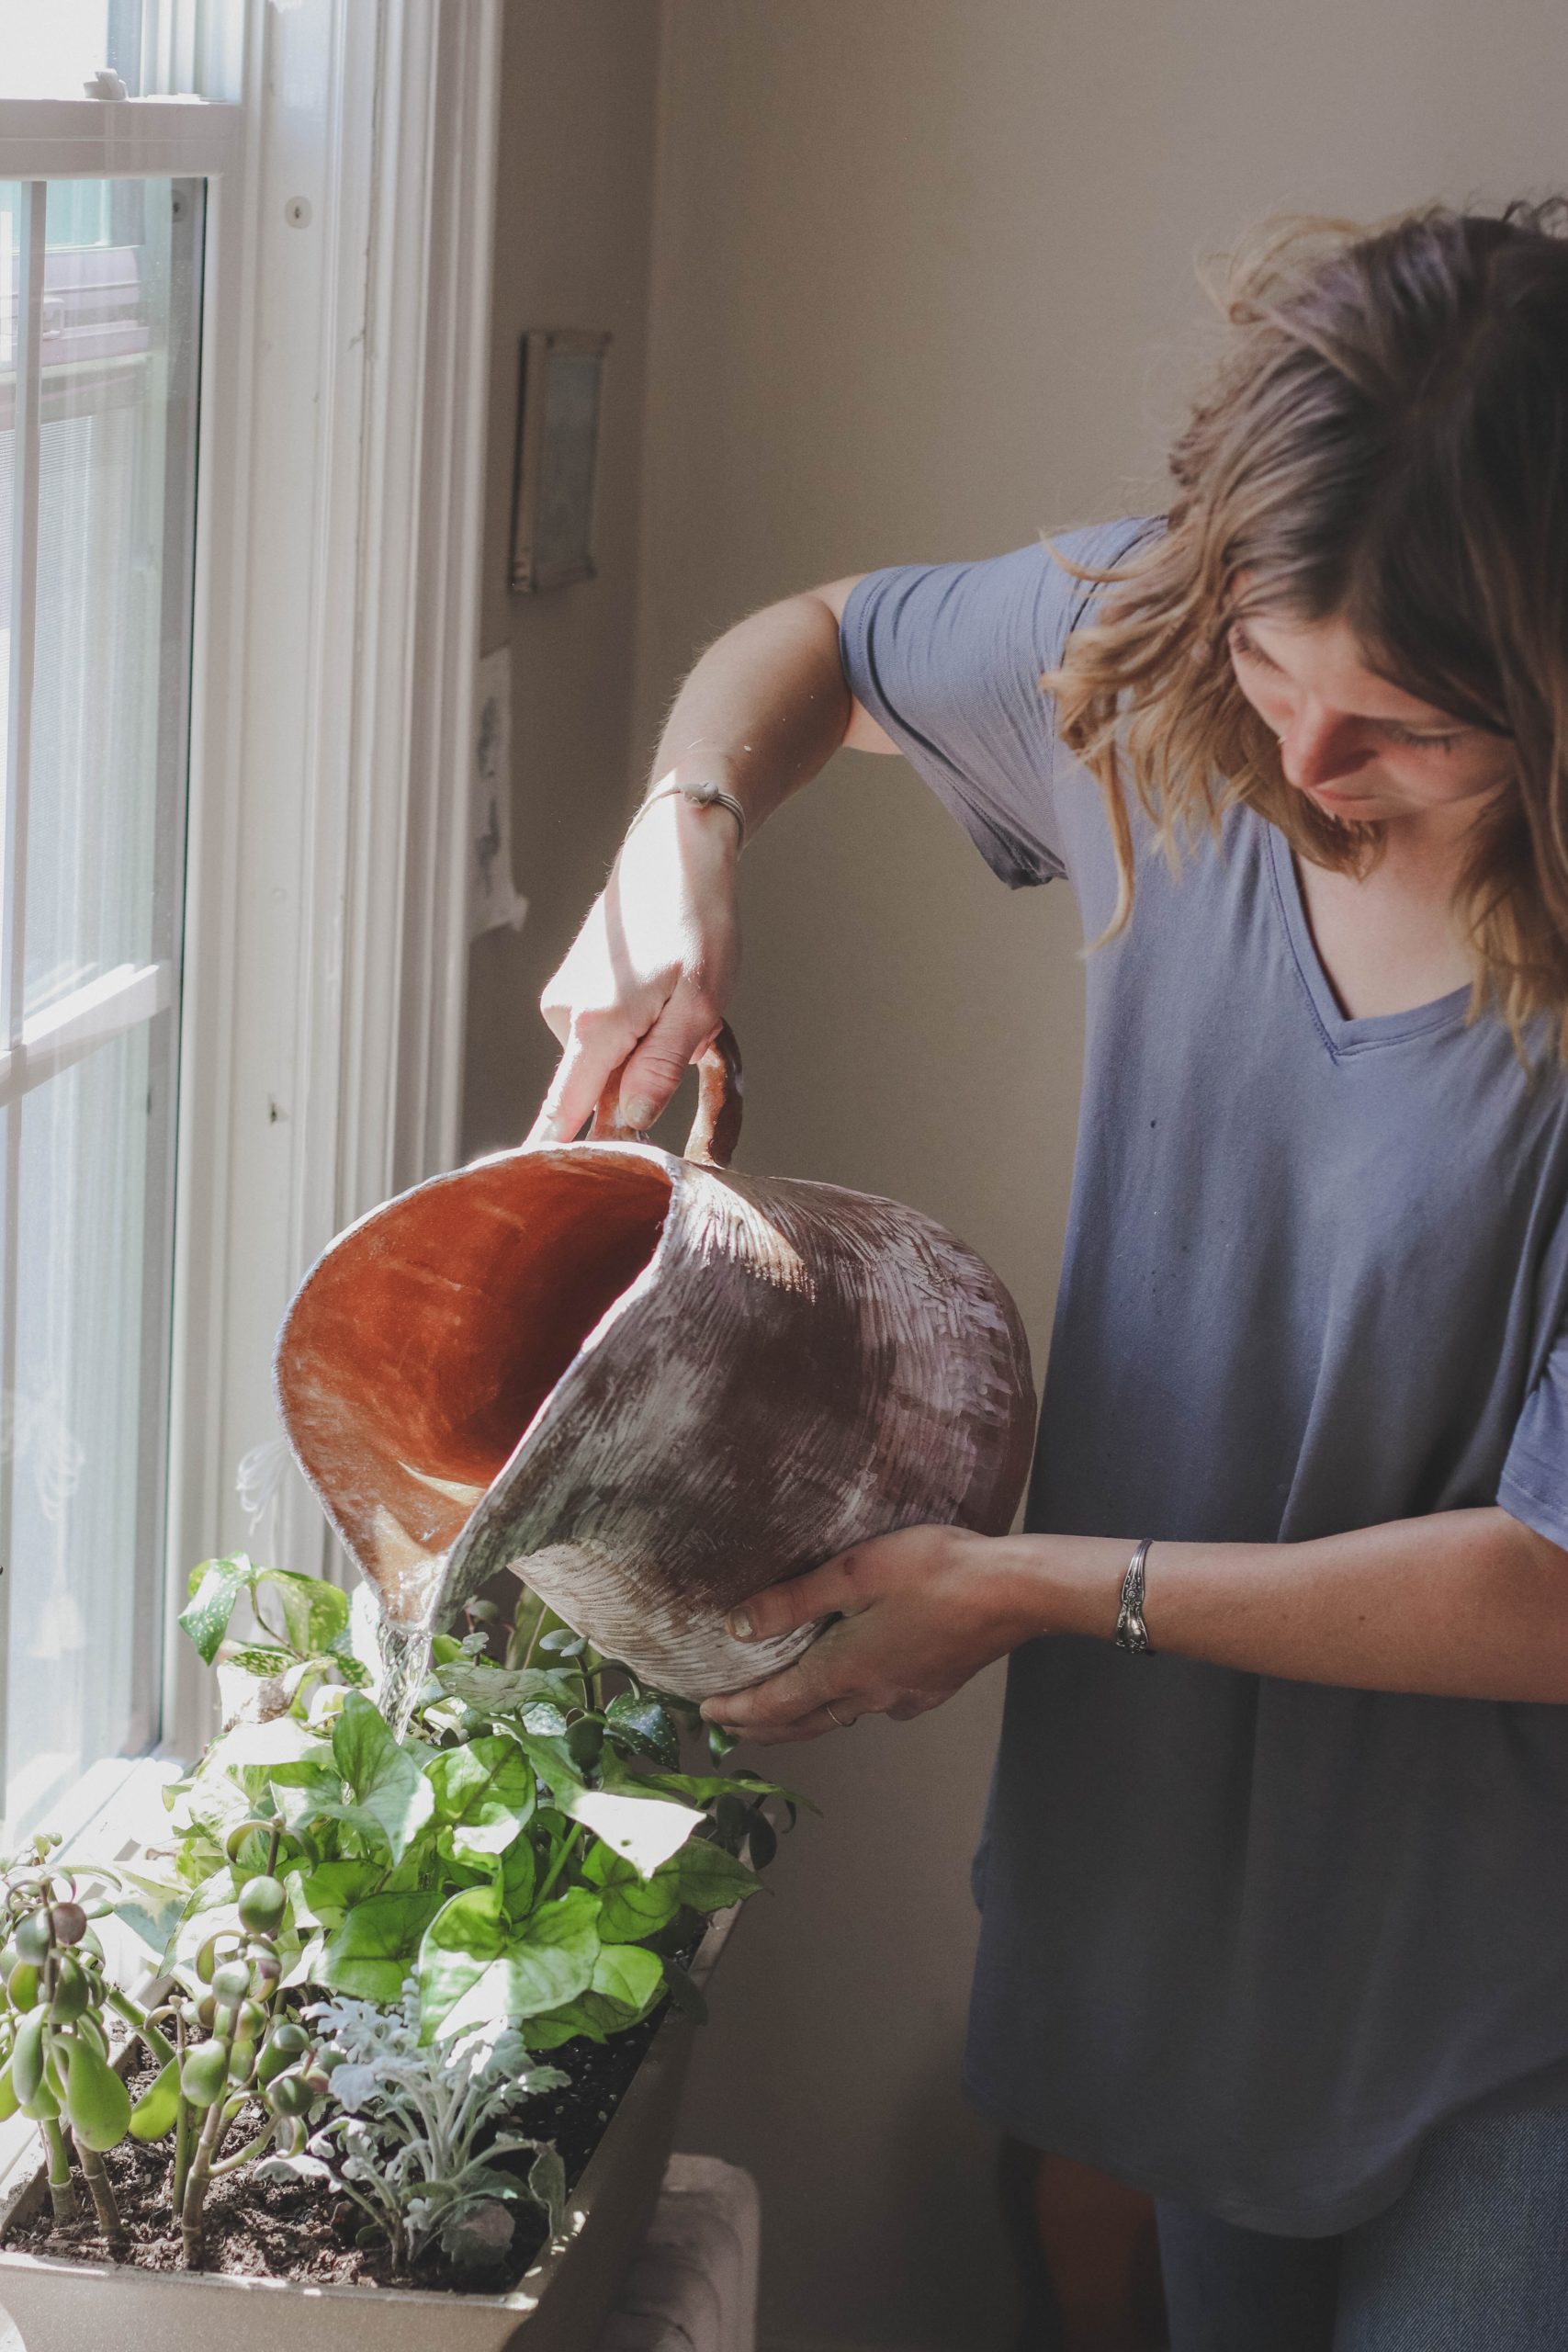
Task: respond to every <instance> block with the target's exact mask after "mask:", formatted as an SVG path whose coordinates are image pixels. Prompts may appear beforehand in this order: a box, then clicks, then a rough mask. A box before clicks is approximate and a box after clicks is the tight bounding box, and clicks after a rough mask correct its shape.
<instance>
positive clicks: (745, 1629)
mask: <svg viewBox="0 0 1568 2352" xmlns="http://www.w3.org/2000/svg"><path fill="white" fill-rule="evenodd" d="M725 1623H726V1624H727V1625H728V1627H729V1630H730V1632H731V1633H732V1634H734V1636H735V1638H736V1640H737V1641H738V1642H749V1641H750V1639H751V1635H752V1632H753V1630H754V1628H753V1626H752V1623H751V1611H750V1610H749V1609H732V1610H731V1611H730V1612H729V1614H728V1617H727V1618H726V1619H725Z"/></svg>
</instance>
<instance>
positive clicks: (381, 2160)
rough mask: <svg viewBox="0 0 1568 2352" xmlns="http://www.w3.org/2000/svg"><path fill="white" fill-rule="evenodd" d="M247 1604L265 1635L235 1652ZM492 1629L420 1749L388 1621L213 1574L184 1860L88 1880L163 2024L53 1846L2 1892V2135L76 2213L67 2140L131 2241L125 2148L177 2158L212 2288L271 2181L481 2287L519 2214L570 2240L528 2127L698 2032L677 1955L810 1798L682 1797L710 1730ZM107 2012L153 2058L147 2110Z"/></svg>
mask: <svg viewBox="0 0 1568 2352" xmlns="http://www.w3.org/2000/svg"><path fill="white" fill-rule="evenodd" d="M242 1602H244V1603H245V1604H247V1605H248V1610H249V1613H250V1616H251V1618H252V1619H253V1620H254V1625H255V1627H257V1628H259V1632H258V1633H254V1634H239V1635H236V1634H233V1633H232V1632H231V1627H232V1626H233V1623H234V1621H235V1615H236V1611H238V1610H239V1608H240V1606H241V1604H242ZM468 1615H469V1630H468V1633H467V1634H464V1635H457V1634H449V1635H444V1636H441V1637H439V1638H437V1639H436V1641H435V1642H434V1645H433V1647H432V1655H431V1665H430V1673H429V1676H428V1679H426V1681H425V1683H424V1685H423V1689H422V1690H421V1691H419V1692H418V1694H417V1697H416V1700H415V1702H414V1705H413V1710H412V1717H411V1719H410V1721H409V1722H408V1724H406V1725H405V1726H396V1725H394V1724H392V1723H389V1721H388V1719H387V1717H386V1716H385V1715H384V1714H383V1713H382V1712H381V1710H380V1708H379V1707H378V1704H377V1703H376V1701H375V1699H374V1698H373V1697H372V1695H371V1691H372V1688H373V1687H374V1670H375V1669H374V1661H375V1645H374V1639H373V1625H372V1623H371V1620H370V1616H369V1603H368V1600H367V1596H360V1597H358V1598H357V1599H356V1602H355V1606H354V1607H353V1608H352V1609H351V1605H350V1603H349V1600H348V1599H347V1597H346V1595H344V1594H343V1593H342V1592H340V1591H339V1590H338V1589H336V1588H335V1587H333V1586H331V1585H328V1584H326V1583H324V1582H322V1581H321V1580H320V1579H318V1578H315V1577H301V1576H298V1575H296V1574H294V1573H292V1572H290V1571H287V1570H278V1569H271V1568H263V1567H258V1566H254V1565H253V1564H252V1563H251V1562H250V1561H249V1560H248V1559H245V1558H243V1556H235V1557H232V1558H228V1559H222V1560H216V1561H209V1562H207V1563H205V1564H204V1565H203V1566H202V1567H201V1568H200V1569H198V1570H197V1573H196V1575H195V1576H194V1577H193V1578H192V1589H191V1597H190V1603H189V1606H188V1607H187V1609H186V1611H185V1612H184V1615H183V1617H182V1620H181V1623H182V1624H183V1625H184V1627H185V1629H186V1632H187V1633H188V1634H190V1636H191V1638H192V1639H193V1640H194V1641H195V1643H196V1644H197V1648H198V1649H199V1650H200V1652H201V1654H202V1656H203V1657H204V1658H205V1659H206V1660H207V1661H208V1663H209V1664H210V1665H212V1666H214V1667H215V1668H217V1670H218V1672H219V1676H220V1690H221V1696H222V1703H223V1712H224V1715H225V1724H224V1728H223V1729H222V1730H221V1731H220V1734H219V1735H218V1736H217V1737H216V1738H215V1739H214V1740H213V1742H212V1743H211V1745H210V1746H209V1748H208V1749H207V1751H206V1752H205V1754H204V1755H203V1757H202V1758H201V1759H200V1761H199V1762H198V1764H197V1766H196V1768H195V1769H194V1770H192V1771H191V1772H190V1773H189V1774H188V1775H187V1776H186V1778H185V1779H184V1780H182V1781H178V1782H176V1783H175V1784H174V1785H173V1786H172V1787H171V1788H170V1789H169V1790H168V1791H166V1792H165V1794H166V1797H167V1800H168V1802H169V1804H170V1808H171V1815H172V1818H171V1831H172V1836H171V1839H170V1842H169V1843H168V1844H167V1845H166V1846H164V1847H163V1848H161V1849H158V1850H156V1851H155V1852H153V1853H152V1854H150V1855H149V1856H148V1858H147V1860H146V1861H145V1863H144V1864H143V1866H142V1867H141V1868H140V1869H138V1870H136V1871H128V1870H124V1869H121V1870H118V1871H115V1872H106V1873H100V1874H99V1879H98V1882H97V1893H96V1907H97V1909H98V1910H99V1912H100V1913H105V1912H107V1911H109V1910H111V1909H112V1910H113V1911H114V1912H115V1913H116V1914H117V1915H118V1917H119V1918H120V1919H121V1920H123V1921H124V1922H125V1923H127V1924H128V1925H130V1926H131V1927H133V1928H135V1929H136V1930H137V1931H138V1932H139V1934H140V1935H141V1937H142V1938H143V1939H144V1940H146V1941H147V1942H149V1943H151V1944H152V1948H153V1950H154V1951H155V1952H156V1953H157V1954H158V1955H159V1964H160V1966H161V1968H162V1971H163V1976H162V1979H161V1982H162V1983H163V1984H164V1985H167V1986H168V1987H169V1988H170V1990H169V1993H168V1997H167V1998H166V1999H165V2000H164V2001H162V2002H160V2004H159V2005H158V2006H157V2007H155V2008H153V2009H152V2011H151V2012H150V2013H149V2012H147V2011H145V2010H142V2009H141V2008H139V2007H138V2006H137V2004H136V2003H135V2002H134V2001H133V2000H131V1999H130V1996H129V1995H127V1994H125V1993H123V1992H122V1991H120V1990H119V1989H118V1988H116V1987H114V1986H113V1985H111V1984H110V1983H109V1981H108V1979H107V1975H106V1973H105V1970H104V1965H103V1961H102V1951H101V1946H100V1945H99V1944H98V1941H97V1939H96V1935H95V1934H94V1933H93V1931H92V1929H91V1927H90V1923H89V1920H88V1918H87V1916H86V1912H85V1909H84V1908H83V1906H82V1905H80V1904H78V1903H77V1901H76V1890H75V1886H74V1882H71V1883H69V1885H67V1884H65V1883H62V1882H58V1881H57V1880H56V1878H55V1877H54V1876H53V1875H51V1872H50V1871H49V1869H48V1860H49V1853H48V1850H46V1849H39V1851H38V1852H37V1853H35V1854H34V1855H33V1856H32V1857H31V1858H30V1860H27V1861H26V1866H25V1867H24V1868H22V1870H21V1871H20V1873H19V1877H18V1879H17V1884H16V1885H15V1887H13V1886H12V1884H11V1882H10V1881H7V1882H6V1886H7V1892H6V1905H7V1911H6V1927H7V1928H8V1931H9V1946H8V1948H7V1955H6V1962H0V1965H6V1963H8V1965H6V2008H5V2010H4V2012H0V2106H3V2105H4V2104H5V2102H6V2100H7V2099H9V2100H10V2101H11V2104H12V2105H13V2106H15V2105H16V2104H18V2103H19V2104H22V2105H25V2106H26V2107H27V2109H28V2113H29V2114H34V2115H36V2116H37V2118H38V2120H39V2123H40V2127H41V2129H42V2130H43V2132H44V2135H45V2143H46V2146H47V2147H48V2150H49V2154H50V2179H51V2191H52V2192H53V2193H54V2194H55V2196H56V2199H57V2202H56V2211H57V2212H60V2211H63V2210H64V2207H63V2206H62V2200H64V2199H73V2188H72V2185H71V2173H70V2156H71V2153H72V2151H71V2148H70V2147H69V2146H68V2145H67V2144H66V2140H65V2124H69V2127H70V2130H71V2132H72V2135H73V2143H74V2148H75V2153H76V2157H77V2162H78V2164H79V2165H80V2166H81V2168H82V2172H83V2177H84V2179H85V2182H86V2185H87V2187H88V2189H89V2192H90V2194H91V2196H92V2198H93V2201H94V2206H95V2210H96V2214H97V2217H98V2220H99V2222H100V2226H101V2227H102V2229H103V2231H104V2233H105V2235H106V2236H107V2237H108V2238H109V2239H110V2240H111V2242H112V2241H113V2239H114V2238H115V2237H116V2236H117V2235H118V2216H116V2215H114V2213H113V2211H112V2205H113V2199H112V2192H111V2191H110V2190H109V2188H108V2184H107V2177H106V2176H105V2175H104V2171H103V2166H102V2163H101V2154H102V2151H103V2150H105V2149H107V2147H110V2146H112V2145H114V2144H116V2143H117V2142H118V2140H119V2139H121V2138H123V2137H125V2136H126V2135H127V2134H128V2133H129V2134H131V2135H133V2136H137V2137H142V2138H150V2139H151V2138H162V2137H167V2138H169V2139H170V2140H171V2141H172V2143H173V2161H172V2165H171V2177H170V2197H171V2202H172V2206H173V2209H174V2212H175V2215H176V2216H177V2218H178V2220H179V2222H180V2226H181V2230H182V2234H183V2239H184V2245H185V2250H186V2259H187V2260H188V2261H190V2262H192V2263H199V2262H200V2260H201V2259H202V2258H203V2255H204V2251H205V2245H206V2235H205V2220H204V2216H205V2208H206V2199H207V2197H208V2193H209V2188H210V2186H211V2184H212V2182H213V2181H214V2180H216V2179H218V2178H220V2177H223V2176H224V2175H225V2174H228V2173H232V2172H234V2171H237V2170H241V2169H243V2168H244V2167H246V2166H250V2165H258V2166H261V2167H263V2173H262V2177H266V2175H267V2174H268V2173H276V2172H288V2173H291V2174H294V2175H298V2176H304V2177H311V2178H317V2179H323V2180H331V2181H332V2182H333V2184H334V2185H335V2187H336V2188H338V2189H339V2190H340V2191H341V2192H342V2193H343V2194H344V2196H346V2197H347V2198H349V2199H351V2201H352V2202H354V2203H355V2204H356V2205H357V2206H358V2207H359V2208H360V2209H361V2211H362V2212H363V2214H364V2216H365V2222H366V2230H367V2233H377V2234H379V2235H381V2236H383V2237H384V2238H385V2239H386V2241H387V2242H388V2244H389V2246H390V2248H391V2250H392V2254H393V2257H394V2260H395V2261H396V2262H398V2263H400V2264H407V2263H409V2262H412V2261H413V2260H416V2259H418V2258H419V2256H420V2255H421V2254H422V2253H423V2251H424V2250H425V2249H426V2248H427V2247H428V2246H429V2245H431V2244H432V2243H433V2242H434V2241H435V2240H437V2239H438V2240H439V2242H440V2244H441V2245H442V2247H443V2249H444V2251H445V2252H446V2255H447V2256H448V2257H449V2258H450V2259H451V2260H453V2261H454V2262H456V2263H459V2264H460V2263H463V2262H466V2261H479V2260H492V2259H494V2258H495V2256H497V2254H498V2252H499V2251H500V2250H501V2249H502V2246H503V2245H504V2244H505V2242H506V2241H507V2240H508V2239H509V2238H510V2235H511V2231H512V2227H513V2218H512V2208H513V2206H514V2205H515V2204H516V2203H518V2202H519V2201H522V2200H525V2199H532V2200H533V2201H534V2202H535V2203H536V2204H538V2205H539V2206H540V2207H542V2208H543V2210H544V2211H546V2212H547V2214H549V2216H550V2217H551V2220H552V2222H554V2221H555V2220H556V2219H558V2210H559V2203H560V2198H561V2196H562V2194H563V2192H564V2180H563V2178H562V2177H561V2175H560V2170H559V2165H558V2160H557V2159H556V2157H555V2155H554V2153H553V2151H552V2150H551V2149H549V2148H548V2147H547V2146H546V2145H544V2144H543V2143H540V2142H538V2141H536V2140H535V2139H532V2138H530V2137H528V2136H527V2135H525V2134H520V2133H518V2132H517V2131H513V2130H512V2129H510V2128H509V2125H510V2119H511V2116H512V2114H513V2112H514V2111H515V2110H516V2109H519V2108H520V2107H521V2106H523V2105H524V2104H525V2101H526V2098H528V2097H529V2096H530V2095H531V2094H533V2093H534V2092H536V2091H539V2090H542V2089H546V2088H549V2087H552V2086H559V2085H561V2084H562V2083H563V2082H565V2081H567V2080H569V2079H570V2072H569V2073H568V2075H562V2074H561V2073H560V2072H559V2070H558V2068H553V2067H551V2066H549V2065H547V2064H545V2063H544V2061H545V2059H546V2057H547V2053H550V2052H564V2053H565V2054H566V2055H567V2057H568V2060H569V2064H570V2049H569V2045H570V2043H571V2042H573V2041H577V2040H579V2039H580V2038H583V2039H587V2040H589V2041H605V2040H607V2039H609V2038H610V2037H612V2036H614V2035H615V2034H618V2033H622V2032H625V2031H626V2030H628V2029H630V2028H631V2027H633V2026H635V2025H637V2023H639V2022H640V2021H641V2020H642V2019H643V2018H646V2017H648V2016H649V2014H650V2012H651V2011H652V2010H653V2009H654V2008H655V2007H657V2006H658V2005H659V2004H660V2002H661V2001H662V2000H664V1999H665V1998H666V1997H667V1996H668V1997H671V1998H673V1999H674V2000H675V2001H677V2002H679V2003H682V2004H684V2005H685V2006H687V2007H691V2008H693V2009H694V2010H697V2011H698V2012H700V2009H701V1998H700V1996H699V1994H698V1993H697V1989H696V1987H695V1985H694V1984H693V1982H692V1980H691V1978H690V1976H689V1975H688V1973H687V1972H686V1968H685V1965H684V1962H685V1959H686V1957H687V1956H689V1953H690V1951H691V1949H692V1948H693V1946H694V1943H695V1942H696V1940H697V1939H698V1938H699V1936H700V1934H701V1932H702V1928H703V1925H704V1922H705V1918H706V1917H707V1916H708V1915H710V1914H711V1913H713V1912H715V1911H716V1910H719V1909H721V1908H724V1907H726V1906H727V1905H731V1904H734V1903H737V1902H740V1901H744V1900H746V1899H747V1898H749V1897H750V1895H751V1894H754V1893H755V1892H756V1890H757V1887H758V1884H759V1877H758V1872H759V1871H760V1870H761V1869H762V1868H763V1867H765V1866H766V1864H767V1862H768V1861H769V1860H771V1859H772V1856H773V1851H774V1849H775V1845H776V1826H775V1820H774V1813H775V1811H777V1812H778V1813H781V1814H782V1815H784V1817H785V1818H787V1819H788V1820H789V1821H790V1822H792V1823H793V1821H794V1819H795V1807H796V1804H798V1802H799V1800H797V1799H795V1798H794V1797H792V1796H791V1795H790V1794H789V1792H786V1791H784V1790H783V1789H781V1788H779V1787H778V1786H777V1785H776V1784H775V1783H773V1782H771V1781H764V1780H761V1778H759V1777H758V1776H757V1775H755V1774H753V1773H750V1772H744V1771H728V1772H727V1771H722V1770H713V1771H707V1772H689V1771H686V1770H683V1769H682V1747H681V1741H682V1729H686V1730H688V1731H690V1732H691V1733H693V1734H695V1733H697V1732H698V1730H699V1729H701V1730H704V1731H705V1729H706V1727H705V1726H701V1725H700V1724H699V1719H698V1717H697V1714H696V1710H695V1709H694V1708H692V1707H690V1706H688V1705H686V1704H685V1703H684V1702H680V1701H676V1700H673V1699H671V1698H669V1697H667V1696H665V1695H663V1694H661V1693H660V1692H657V1691H650V1690H648V1689H646V1688H644V1687H643V1686H642V1685H641V1684H639V1683H638V1682H637V1679H636V1678H635V1677H634V1676H632V1675H631V1674H630V1673H629V1672H627V1671H626V1669H624V1668H617V1667H615V1666H614V1665H613V1664H612V1663H610V1662H607V1661H605V1660H604V1659H603V1658H601V1657H597V1656H596V1655H595V1653H594V1652H593V1651H592V1649H590V1648H589V1646H588V1645H586V1644H585V1643H584V1642H583V1641H582V1640H581V1638H580V1637H579V1636H577V1635H576V1634H573V1633H572V1632H571V1631H570V1628H569V1627H567V1626H565V1625H563V1624H561V1623H559V1621H558V1620H555V1619H553V1618H551V1617H550V1616H549V1614H548V1612H547V1611H544V1610H543V1608H542V1607H541V1605H540V1604H539V1603H538V1602H537V1601H536V1600H533V1599H532V1597H531V1596H526V1597H525V1603H524V1606H523V1608H522V1610H521V1611H520V1612H519V1620H518V1622H517V1623H514V1624H513V1625H511V1626H505V1625H503V1624H502V1623H501V1621H500V1618H499V1615H498V1613H497V1612H496V1611H494V1610H493V1608H491V1606H490V1605H489V1604H487V1603H485V1602H483V1601H481V1602H479V1603H478V1604H476V1605H475V1607H474V1608H473V1609H471V1610H470V1611H469V1612H468ZM725 1746H726V1743H725V1742H724V1741H723V1739H722V1736H714V1737H712V1738H710V1741H709V1752H708V1759H707V1760H708V1761H709V1762H711V1763H713V1764H715V1765H718V1764H721V1763H722V1762H723V1758H724V1748H725ZM78 1914H80V1915H81V1917H80V1932H77V1926H78V1917H77V1915H78ZM35 1945H36V1947H37V1956H36V1957H35V1956H34V1946H35ZM29 1971H30V1972H31V1974H29V1973H28V1972H29ZM323 1995H324V1996H327V1997H325V1998H324V1999H323V1998H322V1997H321V1996H323ZM107 2008H112V2009H114V2010H115V2011H117V2012H118V2016H119V2017H120V2018H121V2019H122V2020H123V2022H124V2023H126V2024H127V2025H129V2026H130V2028H131V2030H134V2031H135V2032H137V2033H138V2034H140V2036H141V2039H142V2041H143V2042H144V2043H145V2044H146V2046H147V2048H148V2050H149V2051H150V2052H151V2053H152V2057H153V2059H154V2061H155V2063H156V2073H155V2075H154V2078H153V2080H152V2084H151V2086H150V2087H149V2088H148V2089H147V2090H146V2091H145V2092H144V2093H143V2095H142V2097H141V2099H140V2100H139V2101H138V2102H137V2103H136V2105H135V2106H134V2108H133V2107H132V2105H131V2102H130V2098H129V2095H128V2094H126V2093H125V2091H124V2088H123V2086H122V2085H121V2083H120V2080H119V2077H118V2075H116V2074H115V2073H114V2071H113V2069H112V2067H111V2066H110V2065H109V2064H108V2054H109V2052H108V2035H107V2025H106V2017H105V2012H106V2009H107ZM35 2017H36V2018H39V2019H41V2022H39V2023H36V2024H35V2022H34V2019H35ZM73 2086H74V2087H73ZM24 2089H25V2091H26V2094H27V2095H26V2096H25V2097H24ZM79 2116H80V2117H81V2118H82V2119H83V2120H78V2118H79ZM62 2117H63V2118H64V2123H62ZM522 2158H526V2160H527V2161H526V2163H525V2164H523V2163H521V2162H520V2159H522ZM95 2166H96V2169H95Z"/></svg>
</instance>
